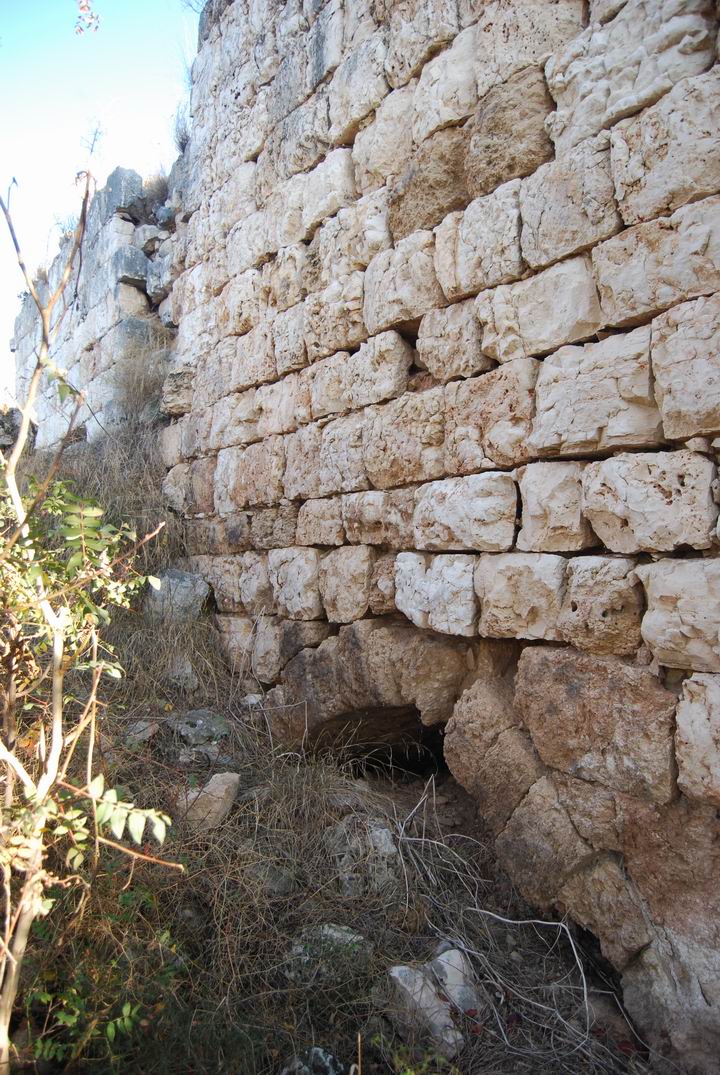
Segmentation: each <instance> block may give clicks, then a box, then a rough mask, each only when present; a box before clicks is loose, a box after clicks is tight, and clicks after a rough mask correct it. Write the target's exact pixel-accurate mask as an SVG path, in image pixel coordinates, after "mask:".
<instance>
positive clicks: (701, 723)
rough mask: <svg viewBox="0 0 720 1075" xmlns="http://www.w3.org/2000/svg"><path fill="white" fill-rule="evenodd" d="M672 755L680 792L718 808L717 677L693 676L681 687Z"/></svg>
mask: <svg viewBox="0 0 720 1075" xmlns="http://www.w3.org/2000/svg"><path fill="white" fill-rule="evenodd" d="M675 752H676V755H677V762H678V769H679V773H678V786H679V788H680V790H681V791H683V792H684V794H685V795H687V796H688V798H690V799H697V800H699V801H700V802H705V803H708V804H710V805H711V806H715V807H720V676H710V675H706V674H703V673H697V672H696V673H695V674H694V675H692V676H690V678H689V679H686V680H685V682H684V683H683V693H682V698H681V699H680V702H679V703H678V707H677V731H676V733H675Z"/></svg>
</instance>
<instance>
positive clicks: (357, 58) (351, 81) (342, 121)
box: [328, 33, 389, 145]
mask: <svg viewBox="0 0 720 1075" xmlns="http://www.w3.org/2000/svg"><path fill="white" fill-rule="evenodd" d="M386 55H387V44H386V41H385V35H384V34H383V33H377V34H373V35H372V36H371V37H368V38H366V39H365V40H364V41H363V42H362V43H361V44H360V45H358V47H357V48H356V49H354V50H353V51H352V52H351V53H350V55H349V56H347V58H346V59H345V60H343V62H342V63H341V64H340V66H339V67H338V69H337V71H336V72H335V74H334V75H333V77H332V79H331V80H330V88H329V90H328V101H329V110H330V139H331V141H332V142H333V143H334V144H335V145H337V144H339V143H344V144H349V143H351V142H352V140H353V138H354V136H355V134H356V133H357V129H358V127H359V125H360V123H361V121H362V120H364V119H365V117H366V116H367V115H369V113H370V112H372V111H373V109H375V108H377V106H378V105H379V104H380V102H381V101H382V99H383V97H385V96H386V94H387V93H389V86H388V84H387V81H386V78H385V72H384V66H385V57H386Z"/></svg>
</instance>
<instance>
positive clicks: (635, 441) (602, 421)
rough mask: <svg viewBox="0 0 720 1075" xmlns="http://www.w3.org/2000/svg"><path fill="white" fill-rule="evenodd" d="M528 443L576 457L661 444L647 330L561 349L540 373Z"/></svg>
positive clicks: (536, 448)
mask: <svg viewBox="0 0 720 1075" xmlns="http://www.w3.org/2000/svg"><path fill="white" fill-rule="evenodd" d="M535 402H536V416H535V421H534V422H533V431H532V436H531V437H530V446H531V448H532V449H533V450H534V451H535V452H536V453H537V454H538V455H560V456H562V455H578V454H586V453H593V452H604V451H608V450H611V449H617V448H650V447H653V446H655V445H658V444H661V443H662V439H663V436H662V425H661V422H660V413H659V411H658V409H657V405H656V403H655V399H654V395H653V387H652V377H651V371H650V329H649V328H648V327H646V328H638V329H635V331H634V332H629V333H627V334H625V335H621V336H608V337H607V339H605V340H602V341H601V342H600V343H588V344H585V346H584V347H561V348H560V350H559V351H556V352H555V354H554V355H550V357H549V358H546V359H545V361H544V362H543V364H542V369H541V371H540V376H539V377H538V381H537V386H536V394H535Z"/></svg>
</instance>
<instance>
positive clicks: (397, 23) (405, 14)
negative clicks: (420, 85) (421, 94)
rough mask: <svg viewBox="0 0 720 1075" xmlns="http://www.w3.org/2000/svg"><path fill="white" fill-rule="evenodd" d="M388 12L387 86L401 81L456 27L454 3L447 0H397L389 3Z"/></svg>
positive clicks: (402, 82) (456, 30)
mask: <svg viewBox="0 0 720 1075" xmlns="http://www.w3.org/2000/svg"><path fill="white" fill-rule="evenodd" d="M388 14H389V17H390V18H389V42H388V52H387V57H386V59H385V73H386V75H387V79H388V82H389V83H390V85H391V86H402V85H404V84H405V83H406V82H407V81H408V80H409V79H410V78H411V77H412V76H413V75H415V74H417V73H418V71H420V69H421V68H422V66H423V64H424V63H425V62H426V61H427V60H429V59H430V57H431V56H432V55H433V54H434V53H435V52H437V51H438V49H439V48H441V47H442V46H443V45H444V44H446V43H447V42H449V41H452V39H453V38H454V37H455V35H456V34H457V33H458V31H459V29H460V27H459V25H458V17H457V5H456V4H455V3H452V2H451V0H432V2H431V3H428V2H427V0H400V2H399V3H393V4H391V5H390V6H389V11H388Z"/></svg>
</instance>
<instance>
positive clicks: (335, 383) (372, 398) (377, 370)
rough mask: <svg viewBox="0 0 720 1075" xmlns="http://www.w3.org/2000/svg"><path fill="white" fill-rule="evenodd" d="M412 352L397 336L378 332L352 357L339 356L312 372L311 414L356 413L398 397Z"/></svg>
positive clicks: (333, 356) (411, 359) (314, 415)
mask: <svg viewBox="0 0 720 1075" xmlns="http://www.w3.org/2000/svg"><path fill="white" fill-rule="evenodd" d="M413 357H414V356H413V349H412V347H411V346H410V345H409V344H408V343H406V342H405V340H403V338H402V336H399V335H398V333H397V332H382V333H381V334H380V335H379V336H373V338H372V339H370V340H367V341H366V343H364V344H362V345H361V347H360V349H359V351H357V352H356V353H355V354H353V355H348V354H347V353H345V352H340V353H339V354H337V355H331V356H330V358H326V359H323V361H322V362H318V363H317V364H316V365H315V366H313V368H312V371H311V373H312V414H313V418H322V417H323V416H324V415H327V414H336V413H338V412H340V411H348V410H356V409H358V408H359V407H365V406H368V405H369V404H371V403H380V402H381V401H382V400H385V399H393V398H394V397H395V396H399V395H402V393H403V392H404V391H405V389H406V388H407V380H408V370H409V368H410V366H411V365H412V362H413Z"/></svg>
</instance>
